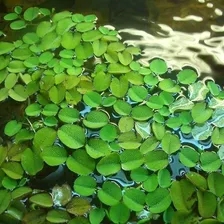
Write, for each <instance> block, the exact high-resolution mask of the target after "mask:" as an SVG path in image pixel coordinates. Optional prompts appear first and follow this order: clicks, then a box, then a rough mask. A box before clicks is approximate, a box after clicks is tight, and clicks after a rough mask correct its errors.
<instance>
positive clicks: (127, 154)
mask: <svg viewBox="0 0 224 224" xmlns="http://www.w3.org/2000/svg"><path fill="white" fill-rule="evenodd" d="M120 160H121V167H122V169H123V170H133V169H136V168H139V167H140V166H141V165H142V164H143V163H144V157H143V155H142V154H141V152H140V151H139V150H137V149H136V150H125V151H123V152H122V153H121V154H120Z"/></svg>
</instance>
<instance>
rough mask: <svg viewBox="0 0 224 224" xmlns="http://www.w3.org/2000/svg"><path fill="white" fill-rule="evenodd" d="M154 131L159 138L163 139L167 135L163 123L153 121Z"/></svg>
mask: <svg viewBox="0 0 224 224" xmlns="http://www.w3.org/2000/svg"><path fill="white" fill-rule="evenodd" d="M152 131H153V133H154V135H155V137H156V139H158V140H162V139H163V137H164V135H165V127H164V125H163V124H160V123H157V122H153V123H152Z"/></svg>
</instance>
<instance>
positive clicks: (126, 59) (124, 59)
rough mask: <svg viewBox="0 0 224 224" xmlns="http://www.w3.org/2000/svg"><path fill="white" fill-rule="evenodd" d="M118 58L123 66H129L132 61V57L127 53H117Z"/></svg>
mask: <svg viewBox="0 0 224 224" xmlns="http://www.w3.org/2000/svg"><path fill="white" fill-rule="evenodd" d="M118 58H119V61H120V63H121V64H122V65H124V66H127V65H129V64H130V63H131V61H132V55H131V54H130V53H129V52H127V51H123V52H122V53H121V52H119V53H118Z"/></svg>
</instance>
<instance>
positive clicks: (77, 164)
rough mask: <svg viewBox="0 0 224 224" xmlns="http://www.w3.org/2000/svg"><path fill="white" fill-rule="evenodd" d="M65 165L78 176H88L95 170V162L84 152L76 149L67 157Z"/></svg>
mask: <svg viewBox="0 0 224 224" xmlns="http://www.w3.org/2000/svg"><path fill="white" fill-rule="evenodd" d="M66 165H67V167H68V169H69V170H71V171H72V172H74V173H77V174H79V175H89V174H90V173H92V172H93V170H94V169H95V160H94V159H92V158H91V157H90V156H89V155H88V154H87V153H86V151H85V150H83V149H78V150H76V151H75V152H73V153H72V156H69V157H68V159H67V161H66Z"/></svg>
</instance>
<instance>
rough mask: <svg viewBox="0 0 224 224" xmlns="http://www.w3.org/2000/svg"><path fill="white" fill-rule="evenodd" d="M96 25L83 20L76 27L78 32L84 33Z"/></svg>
mask: <svg viewBox="0 0 224 224" xmlns="http://www.w3.org/2000/svg"><path fill="white" fill-rule="evenodd" d="M94 27H95V24H94V23H91V22H81V23H78V24H77V25H76V27H75V28H76V30H77V31H78V32H81V33H84V32H87V31H89V30H92V29H93V28H94Z"/></svg>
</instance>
